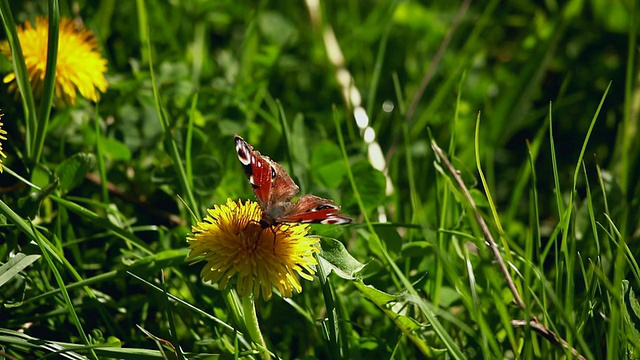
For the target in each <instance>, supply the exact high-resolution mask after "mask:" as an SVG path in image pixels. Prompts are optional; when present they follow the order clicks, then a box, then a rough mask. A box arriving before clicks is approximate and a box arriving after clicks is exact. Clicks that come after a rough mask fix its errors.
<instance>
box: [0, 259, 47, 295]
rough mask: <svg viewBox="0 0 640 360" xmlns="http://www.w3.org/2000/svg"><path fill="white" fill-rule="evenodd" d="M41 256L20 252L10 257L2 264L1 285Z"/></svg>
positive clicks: (0, 268) (0, 267) (0, 269)
mask: <svg viewBox="0 0 640 360" xmlns="http://www.w3.org/2000/svg"><path fill="white" fill-rule="evenodd" d="M39 258H40V255H26V254H23V253H18V254H16V255H15V256H14V257H12V258H11V259H9V261H7V262H6V263H5V264H3V265H2V266H0V287H2V285H4V284H5V283H6V282H7V281H9V280H11V279H12V278H13V277H14V276H16V275H17V274H18V273H19V272H20V271H22V270H24V269H25V268H26V267H27V266H29V265H31V264H33V262H34V261H36V260H38V259H39Z"/></svg>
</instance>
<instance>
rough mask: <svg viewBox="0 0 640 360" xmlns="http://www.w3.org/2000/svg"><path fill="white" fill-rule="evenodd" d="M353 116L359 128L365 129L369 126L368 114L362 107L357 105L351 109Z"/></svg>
mask: <svg viewBox="0 0 640 360" xmlns="http://www.w3.org/2000/svg"><path fill="white" fill-rule="evenodd" d="M353 117H355V118H356V125H358V127H359V128H360V130H362V129H365V128H366V127H367V126H369V116H368V115H367V111H366V110H365V109H364V108H363V107H362V106H358V107H357V108H355V109H353Z"/></svg>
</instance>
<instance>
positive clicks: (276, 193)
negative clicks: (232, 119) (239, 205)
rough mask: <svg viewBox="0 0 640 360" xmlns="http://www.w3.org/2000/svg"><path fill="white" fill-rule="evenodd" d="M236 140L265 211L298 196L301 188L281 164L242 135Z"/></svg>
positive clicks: (251, 182) (240, 156) (245, 169)
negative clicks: (261, 152)
mask: <svg viewBox="0 0 640 360" xmlns="http://www.w3.org/2000/svg"><path fill="white" fill-rule="evenodd" d="M235 141H236V152H237V153H238V159H239V160H240V162H241V163H242V165H243V167H244V172H245V173H246V174H247V178H248V179H249V184H251V188H252V189H253V193H254V194H255V195H256V199H257V200H258V204H259V205H260V207H261V208H262V210H263V211H264V212H270V210H271V208H272V207H273V205H274V204H280V203H284V202H288V201H290V200H291V199H292V198H293V197H294V196H296V194H297V193H298V191H299V190H300V189H299V188H298V185H296V183H295V182H294V181H293V179H291V177H290V176H289V174H288V173H287V171H286V170H285V169H284V168H283V167H282V166H281V165H280V164H278V163H277V162H275V161H273V160H271V159H270V158H269V157H268V156H264V155H262V154H260V152H259V151H258V150H256V149H254V148H253V146H251V145H250V144H249V143H248V142H246V141H245V140H244V139H243V138H242V137H240V136H238V135H236V136H235Z"/></svg>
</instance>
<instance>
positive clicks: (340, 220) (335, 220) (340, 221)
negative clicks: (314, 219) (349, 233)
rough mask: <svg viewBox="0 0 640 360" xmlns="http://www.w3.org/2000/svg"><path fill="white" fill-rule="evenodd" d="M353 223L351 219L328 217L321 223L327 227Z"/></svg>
mask: <svg viewBox="0 0 640 360" xmlns="http://www.w3.org/2000/svg"><path fill="white" fill-rule="evenodd" d="M350 222H351V219H349V218H343V217H337V216H333V215H330V216H327V218H326V219H324V220H322V221H320V224H325V225H339V224H348V223H350Z"/></svg>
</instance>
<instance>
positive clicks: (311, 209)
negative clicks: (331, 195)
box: [279, 195, 353, 224]
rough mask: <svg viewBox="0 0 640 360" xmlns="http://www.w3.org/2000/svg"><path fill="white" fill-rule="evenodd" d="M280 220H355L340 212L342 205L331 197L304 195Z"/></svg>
mask: <svg viewBox="0 0 640 360" xmlns="http://www.w3.org/2000/svg"><path fill="white" fill-rule="evenodd" d="M279 221H280V222H297V223H318V224H348V223H350V222H351V221H353V220H352V219H351V218H348V217H346V216H344V215H343V214H341V213H340V206H338V205H335V204H334V203H333V201H331V200H329V199H323V198H321V197H319V196H315V195H304V196H302V197H301V198H300V199H298V201H297V202H296V203H295V204H293V206H292V207H290V208H289V209H287V212H286V213H284V214H282V216H281V217H280V219H279Z"/></svg>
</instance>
